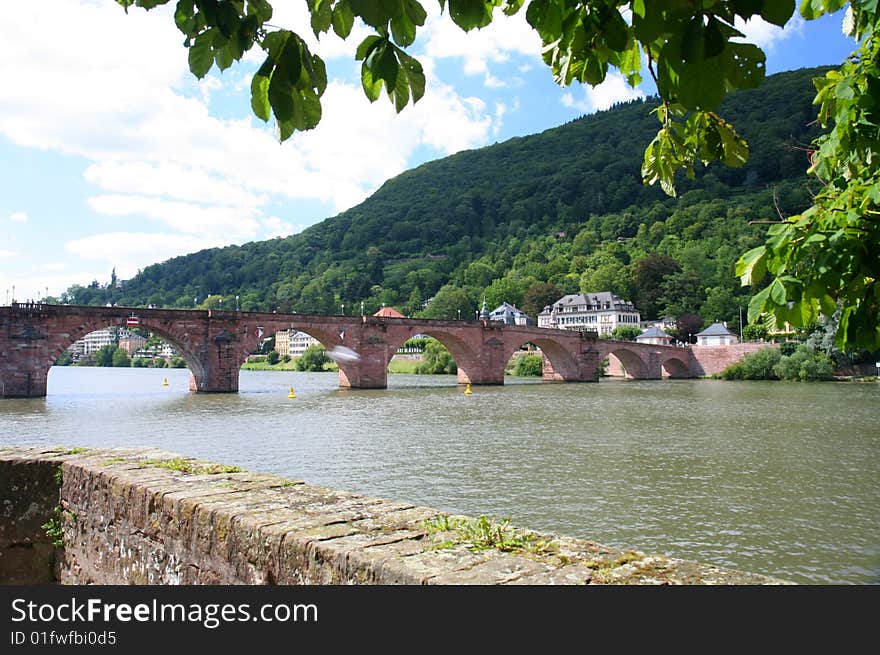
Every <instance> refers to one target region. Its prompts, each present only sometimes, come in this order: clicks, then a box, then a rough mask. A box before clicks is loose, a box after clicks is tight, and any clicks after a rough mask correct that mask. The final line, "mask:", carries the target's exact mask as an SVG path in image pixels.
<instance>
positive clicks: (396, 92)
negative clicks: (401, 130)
mask: <svg viewBox="0 0 880 655" xmlns="http://www.w3.org/2000/svg"><path fill="white" fill-rule="evenodd" d="M389 96H390V97H391V101H392V102H393V103H394V109H395V110H396V111H397V113H398V114H399V113H400V112H401V111H403V108H404V107H406V104H407V103H408V102H409V82H408V81H407V79H406V75H398V76H397V81H396V82H395V84H394V88H393V89H392V90H391V92H390V93H389Z"/></svg>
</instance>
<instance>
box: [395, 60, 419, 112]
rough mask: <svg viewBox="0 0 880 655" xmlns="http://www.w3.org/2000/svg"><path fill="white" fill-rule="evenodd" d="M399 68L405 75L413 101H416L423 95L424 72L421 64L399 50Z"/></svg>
mask: <svg viewBox="0 0 880 655" xmlns="http://www.w3.org/2000/svg"><path fill="white" fill-rule="evenodd" d="M398 57H399V59H400V69H401V70H402V71H403V73H404V75H406V80H407V82H408V83H409V88H410V93H411V95H412V99H413V102H414V103H415V102H418V101H419V100H420V99H421V98H422V96H424V95H425V73H424V72H423V71H422V65H421V64H420V63H419V62H418V61H417V60H416V59H414V58H412V57H410V56H409V55H407V54H406V53H404V52H399V53H398Z"/></svg>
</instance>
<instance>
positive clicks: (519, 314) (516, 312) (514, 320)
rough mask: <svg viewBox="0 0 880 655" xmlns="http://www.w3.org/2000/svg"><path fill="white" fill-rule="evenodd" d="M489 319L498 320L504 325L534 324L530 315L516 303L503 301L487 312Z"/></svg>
mask: <svg viewBox="0 0 880 655" xmlns="http://www.w3.org/2000/svg"><path fill="white" fill-rule="evenodd" d="M489 320H490V321H500V322H501V323H504V324H505V325H534V322H533V321H532V319H531V317H530V316H529V315H528V314H526V313H525V312H523V311H522V310H521V309H518V308H517V307H516V305H511V304H509V303H506V302H503V303H501V304H500V305H498V307H496V308H495V309H493V310H492V311H491V312H489Z"/></svg>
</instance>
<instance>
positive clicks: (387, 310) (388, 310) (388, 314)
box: [373, 305, 406, 318]
mask: <svg viewBox="0 0 880 655" xmlns="http://www.w3.org/2000/svg"><path fill="white" fill-rule="evenodd" d="M373 316H379V317H381V318H406V316H404V315H403V314H401V313H400V312H399V311H397V310H396V309H394V307H386V306H385V305H382V309H380V310H379V311H378V312H376V313H375V314H373Z"/></svg>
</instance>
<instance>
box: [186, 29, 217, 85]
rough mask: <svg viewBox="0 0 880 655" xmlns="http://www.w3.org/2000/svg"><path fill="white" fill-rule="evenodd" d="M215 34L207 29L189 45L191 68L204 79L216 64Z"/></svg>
mask: <svg viewBox="0 0 880 655" xmlns="http://www.w3.org/2000/svg"><path fill="white" fill-rule="evenodd" d="M213 47H214V34H213V30H207V31H205V32H202V33H201V34H199V35H198V36H197V37H196V38H195V41H193V43H192V45H191V46H190V47H189V55H188V59H189V70H190V71H191V72H192V74H193V75H195V76H196V77H197V78H199V79H202V78H203V77H204V76H205V75H207V74H208V71H209V70H211V66H213V65H214V50H213Z"/></svg>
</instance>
